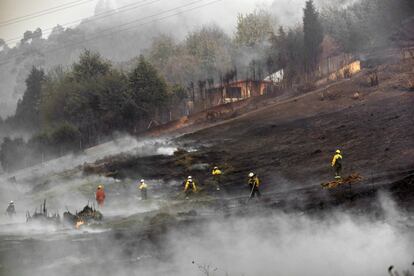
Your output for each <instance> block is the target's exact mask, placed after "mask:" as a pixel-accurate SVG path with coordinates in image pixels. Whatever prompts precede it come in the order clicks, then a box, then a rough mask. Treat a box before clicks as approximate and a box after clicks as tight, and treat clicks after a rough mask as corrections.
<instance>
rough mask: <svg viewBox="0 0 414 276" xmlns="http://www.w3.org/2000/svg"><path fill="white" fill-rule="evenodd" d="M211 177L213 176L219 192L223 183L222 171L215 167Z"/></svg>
mask: <svg viewBox="0 0 414 276" xmlns="http://www.w3.org/2000/svg"><path fill="white" fill-rule="evenodd" d="M211 175H212V176H213V179H214V182H215V184H216V189H217V191H220V183H221V175H222V172H221V170H219V168H218V167H214V168H213V171H212V172H211Z"/></svg>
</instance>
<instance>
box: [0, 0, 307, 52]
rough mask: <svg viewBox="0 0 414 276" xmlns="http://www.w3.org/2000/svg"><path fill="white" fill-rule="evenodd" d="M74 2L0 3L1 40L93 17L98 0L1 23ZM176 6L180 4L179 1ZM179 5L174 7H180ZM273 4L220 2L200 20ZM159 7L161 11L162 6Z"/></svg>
mask: <svg viewBox="0 0 414 276" xmlns="http://www.w3.org/2000/svg"><path fill="white" fill-rule="evenodd" d="M75 1H76V0H0V38H3V39H4V40H6V42H7V40H9V39H13V38H16V37H21V36H22V34H23V33H24V32H25V31H26V30H34V29H36V28H37V27H40V28H41V29H43V30H45V29H47V28H53V27H54V26H56V25H57V24H64V23H67V22H72V21H75V20H78V19H82V18H86V17H89V16H91V15H93V13H94V9H95V6H96V4H97V2H98V0H79V2H78V3H74V4H73V5H74V6H73V7H70V8H67V9H62V10H59V11H57V12H50V11H45V13H47V14H45V15H42V16H39V17H36V18H32V19H29V20H23V21H21V22H17V23H15V24H7V23H6V24H7V25H4V21H7V20H10V19H14V18H17V17H22V16H25V15H28V14H32V13H37V12H41V11H44V10H46V9H51V8H54V7H56V6H61V5H64V4H68V3H73V2H75ZM111 1H112V2H114V3H115V4H116V2H117V1H119V0H111ZM164 1H166V2H167V1H168V3H169V4H171V2H177V1H176V0H163V1H162V2H164ZM303 1H304V0H303ZM122 2H124V1H122ZM128 2H142V0H131V1H128ZM178 2H180V3H182V1H178ZM178 2H177V6H179V5H180V3H178ZM186 2H192V0H188V1H186ZM205 2H209V0H206V1H205ZM272 2H273V0H222V1H221V2H218V3H216V4H214V5H212V6H211V8H208V9H207V8H206V10H208V14H203V16H202V17H203V18H209V17H211V19H210V21H219V22H218V23H219V25H222V24H220V22H221V23H226V22H227V21H228V22H233V24H234V22H235V21H236V16H237V14H238V13H240V12H242V13H246V12H250V11H252V10H254V8H255V7H257V6H259V5H262V4H268V5H269V4H271V3H272ZM158 5H159V6H160V8H161V9H162V6H163V5H162V3H161V4H158ZM213 7H214V9H217V8H219V9H225V10H226V12H227V11H228V17H227V18H215V17H214V14H212V13H211V9H212V8H213ZM221 11H223V10H221ZM206 15H208V16H206ZM230 20H231V21H230ZM222 21H226V22H222ZM15 42H16V41H12V42H8V44H9V45H14V44H15Z"/></svg>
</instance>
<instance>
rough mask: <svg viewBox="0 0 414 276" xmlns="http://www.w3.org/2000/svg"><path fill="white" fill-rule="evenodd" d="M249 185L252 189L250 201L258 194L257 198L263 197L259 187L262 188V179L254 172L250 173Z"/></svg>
mask: <svg viewBox="0 0 414 276" xmlns="http://www.w3.org/2000/svg"><path fill="white" fill-rule="evenodd" d="M248 185H249V187H250V196H249V199H252V198H253V197H254V196H255V195H256V194H257V197H259V198H260V197H261V194H260V191H259V186H260V179H259V177H257V175H256V174H255V173H253V172H251V173H249V181H248Z"/></svg>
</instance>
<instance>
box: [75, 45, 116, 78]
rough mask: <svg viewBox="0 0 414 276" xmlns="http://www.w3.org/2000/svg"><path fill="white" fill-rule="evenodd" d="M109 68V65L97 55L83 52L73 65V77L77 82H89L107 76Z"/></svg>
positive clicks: (87, 51) (86, 51) (88, 51)
mask: <svg viewBox="0 0 414 276" xmlns="http://www.w3.org/2000/svg"><path fill="white" fill-rule="evenodd" d="M110 68H111V64H110V63H109V62H108V61H105V60H104V59H103V58H102V57H101V55H100V54H99V53H97V52H92V51H90V50H84V52H83V53H82V54H81V55H80V57H79V62H77V63H75V64H73V76H74V78H75V79H76V80H77V81H81V80H86V81H90V80H91V79H93V78H97V77H99V76H102V75H105V74H107V73H108V72H109V70H110Z"/></svg>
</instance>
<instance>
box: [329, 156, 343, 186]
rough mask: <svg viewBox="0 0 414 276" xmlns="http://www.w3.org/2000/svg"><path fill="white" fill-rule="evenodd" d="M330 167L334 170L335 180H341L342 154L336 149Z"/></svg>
mask: <svg viewBox="0 0 414 276" xmlns="http://www.w3.org/2000/svg"><path fill="white" fill-rule="evenodd" d="M331 165H332V167H333V168H334V170H335V179H338V180H339V179H341V174H342V154H341V151H340V150H339V149H338V150H336V152H335V155H334V156H333V158H332V164H331Z"/></svg>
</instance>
